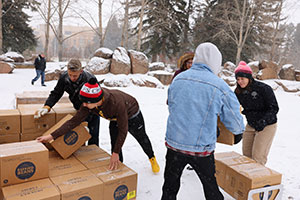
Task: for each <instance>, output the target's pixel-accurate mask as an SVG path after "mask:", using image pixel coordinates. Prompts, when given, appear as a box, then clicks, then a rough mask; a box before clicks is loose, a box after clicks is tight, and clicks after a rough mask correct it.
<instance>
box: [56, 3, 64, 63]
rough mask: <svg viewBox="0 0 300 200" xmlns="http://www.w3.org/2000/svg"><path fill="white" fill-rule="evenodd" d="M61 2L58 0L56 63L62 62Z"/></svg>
mask: <svg viewBox="0 0 300 200" xmlns="http://www.w3.org/2000/svg"><path fill="white" fill-rule="evenodd" d="M62 6H63V5H62V0H58V15H59V24H58V38H57V40H58V61H62V56H63V11H62Z"/></svg>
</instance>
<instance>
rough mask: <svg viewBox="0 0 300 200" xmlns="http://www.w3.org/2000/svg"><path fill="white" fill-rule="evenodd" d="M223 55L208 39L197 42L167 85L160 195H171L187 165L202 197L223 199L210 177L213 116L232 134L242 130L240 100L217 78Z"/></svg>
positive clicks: (168, 197) (165, 197)
mask: <svg viewBox="0 0 300 200" xmlns="http://www.w3.org/2000/svg"><path fill="white" fill-rule="evenodd" d="M221 62H222V55H221V53H220V51H219V50H218V48H217V47H216V46H215V45H214V44H212V43H202V44H200V45H199V46H198V47H197V49H196V51H195V56H194V59H193V65H192V67H191V68H190V69H189V70H186V71H184V72H182V73H180V74H178V75H177V76H176V77H175V78H174V80H173V82H172V84H171V85H170V87H169V90H168V106H169V117H168V122H167V132H166V138H165V144H166V146H167V154H166V166H165V171H164V184H163V188H162V190H163V194H162V198H161V199H162V200H175V199H176V195H177V193H178V190H179V188H180V177H181V175H182V171H183V169H184V168H185V166H186V165H187V164H190V165H191V166H192V167H193V169H194V170H195V172H196V174H197V175H198V177H199V178H200V180H201V182H202V185H203V190H204V194H205V198H206V199H208V200H220V199H224V197H223V195H222V193H221V192H220V190H219V187H218V185H217V181H216V178H215V162H214V150H215V146H216V140H217V134H216V131H217V130H216V129H217V128H216V127H217V118H218V116H220V119H221V121H222V122H223V124H224V125H225V126H226V128H227V129H228V130H230V131H231V132H232V133H233V134H235V135H240V134H242V133H243V132H244V123H243V118H242V116H241V114H240V104H239V102H238V100H237V98H236V95H235V94H234V92H233V91H232V90H231V89H230V88H229V86H228V85H227V84H226V83H225V82H224V81H223V80H222V79H220V78H219V77H218V76H217V74H218V73H219V71H220V68H221Z"/></svg>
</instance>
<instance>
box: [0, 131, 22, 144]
mask: <svg viewBox="0 0 300 200" xmlns="http://www.w3.org/2000/svg"><path fill="white" fill-rule="evenodd" d="M12 142H20V135H19V133H15V134H8V135H2V134H1V133H0V144H6V143H12Z"/></svg>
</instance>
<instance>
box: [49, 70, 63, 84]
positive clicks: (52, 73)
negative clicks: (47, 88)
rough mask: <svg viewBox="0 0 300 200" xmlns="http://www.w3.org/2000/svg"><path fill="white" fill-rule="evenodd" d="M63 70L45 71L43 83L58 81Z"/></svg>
mask: <svg viewBox="0 0 300 200" xmlns="http://www.w3.org/2000/svg"><path fill="white" fill-rule="evenodd" d="M64 71H65V70H63V69H55V70H54V71H53V70H51V71H47V70H46V71H45V81H52V80H58V79H59V77H60V75H61V74H62V73H63V72H64Z"/></svg>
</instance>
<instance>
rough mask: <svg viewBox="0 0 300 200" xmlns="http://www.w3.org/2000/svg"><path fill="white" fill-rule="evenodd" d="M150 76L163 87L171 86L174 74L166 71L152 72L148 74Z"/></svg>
mask: <svg viewBox="0 0 300 200" xmlns="http://www.w3.org/2000/svg"><path fill="white" fill-rule="evenodd" d="M148 74H149V75H150V76H153V77H155V78H157V79H158V80H159V81H160V82H161V83H162V84H163V85H169V84H171V82H172V78H173V74H172V73H169V72H166V71H161V70H157V71H152V72H149V73H148Z"/></svg>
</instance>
